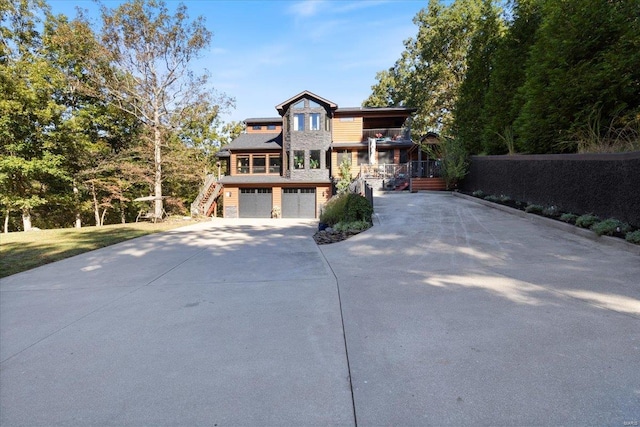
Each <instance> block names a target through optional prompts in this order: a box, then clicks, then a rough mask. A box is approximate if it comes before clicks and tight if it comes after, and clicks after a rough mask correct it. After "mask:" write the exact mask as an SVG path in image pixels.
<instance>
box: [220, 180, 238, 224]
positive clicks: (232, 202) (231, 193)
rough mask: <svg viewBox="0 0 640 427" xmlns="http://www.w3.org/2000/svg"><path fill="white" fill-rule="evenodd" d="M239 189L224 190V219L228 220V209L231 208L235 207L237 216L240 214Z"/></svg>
mask: <svg viewBox="0 0 640 427" xmlns="http://www.w3.org/2000/svg"><path fill="white" fill-rule="evenodd" d="M238 193H239V191H238V187H228V186H225V187H224V188H223V189H222V194H223V203H224V215H223V217H225V218H227V215H228V214H227V209H228V208H230V207H235V212H236V216H237V214H238V205H239V202H238Z"/></svg>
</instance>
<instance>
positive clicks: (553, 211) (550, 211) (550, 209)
mask: <svg viewBox="0 0 640 427" xmlns="http://www.w3.org/2000/svg"><path fill="white" fill-rule="evenodd" d="M542 215H544V216H547V217H549V218H558V217H559V216H560V209H559V208H558V207H557V206H547V207H545V208H544V209H543V210H542Z"/></svg>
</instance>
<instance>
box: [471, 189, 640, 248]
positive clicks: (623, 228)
mask: <svg viewBox="0 0 640 427" xmlns="http://www.w3.org/2000/svg"><path fill="white" fill-rule="evenodd" d="M460 194H465V195H466V196H469V197H472V198H476V199H480V200H483V201H486V202H490V203H493V204H497V205H502V206H506V207H509V208H512V209H517V210H519V211H522V212H525V213H528V214H533V215H538V216H540V217H544V218H549V219H552V220H555V221H558V222H561V223H565V224H569V225H572V226H575V227H578V228H582V229H585V230H590V231H591V232H593V233H595V234H596V235H597V236H610V237H615V238H618V239H622V240H625V241H627V242H628V243H632V244H635V245H640V228H638V227H637V226H634V225H632V224H628V223H625V222H622V221H619V220H617V219H615V218H606V219H603V218H599V217H597V216H595V215H593V214H592V213H586V214H581V215H579V214H575V213H571V212H564V211H562V210H561V209H560V208H558V207H557V206H542V205H536V204H531V203H527V202H523V201H518V200H513V199H511V198H510V197H509V196H506V195H492V194H485V193H484V192H482V191H480V190H478V191H474V192H473V193H460Z"/></svg>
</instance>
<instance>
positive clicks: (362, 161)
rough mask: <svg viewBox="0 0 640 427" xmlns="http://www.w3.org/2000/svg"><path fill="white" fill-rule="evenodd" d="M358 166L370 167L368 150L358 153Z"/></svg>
mask: <svg viewBox="0 0 640 427" xmlns="http://www.w3.org/2000/svg"><path fill="white" fill-rule="evenodd" d="M358 164H359V165H368V164H369V151H368V150H360V151H358Z"/></svg>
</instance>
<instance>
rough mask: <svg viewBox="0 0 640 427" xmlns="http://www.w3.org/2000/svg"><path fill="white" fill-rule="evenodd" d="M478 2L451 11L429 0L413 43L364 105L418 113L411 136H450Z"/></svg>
mask: <svg viewBox="0 0 640 427" xmlns="http://www.w3.org/2000/svg"><path fill="white" fill-rule="evenodd" d="M481 9H482V0H454V1H453V2H452V3H451V4H450V5H449V6H446V5H444V4H443V3H442V2H441V1H440V0H430V1H429V5H428V7H427V8H426V9H423V10H421V11H420V12H418V14H417V15H416V17H415V18H414V20H413V22H414V23H415V24H416V25H417V26H418V34H417V36H416V37H415V38H410V39H408V40H406V41H405V43H404V44H405V50H404V51H403V53H402V54H401V58H400V59H399V60H398V61H396V63H395V65H394V66H393V67H392V68H390V69H389V70H388V71H386V72H381V73H378V75H377V78H378V83H377V84H376V85H374V86H373V87H372V91H373V94H372V95H371V96H370V97H369V98H368V99H367V100H365V101H364V103H363V104H364V105H367V106H368V105H371V106H380V105H381V104H382V103H384V102H385V101H387V102H388V104H387V105H406V106H411V107H415V108H417V109H418V111H417V113H416V115H415V119H414V122H413V124H412V128H413V130H414V131H415V132H416V133H418V134H420V133H426V132H427V131H429V130H433V131H437V132H440V133H444V134H447V133H450V132H451V124H452V112H453V110H454V107H455V104H456V102H457V99H458V93H459V88H460V84H461V83H462V81H463V79H464V76H465V73H466V70H467V53H468V51H469V46H470V44H471V39H472V37H473V34H474V33H475V31H476V28H477V24H478V22H479V19H478V18H479V17H480V16H481Z"/></svg>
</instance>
